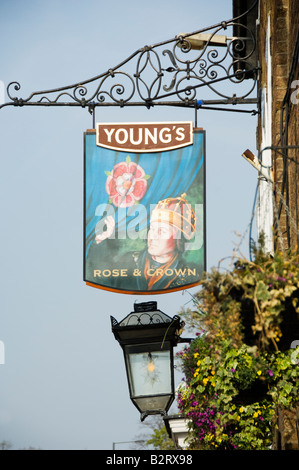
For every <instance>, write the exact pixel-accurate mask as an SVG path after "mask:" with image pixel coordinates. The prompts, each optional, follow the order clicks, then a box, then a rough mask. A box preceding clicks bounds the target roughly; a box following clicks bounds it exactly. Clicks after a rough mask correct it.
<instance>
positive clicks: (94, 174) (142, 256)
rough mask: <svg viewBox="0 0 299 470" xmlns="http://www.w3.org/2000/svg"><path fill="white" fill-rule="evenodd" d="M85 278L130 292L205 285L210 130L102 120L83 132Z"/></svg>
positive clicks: (188, 124)
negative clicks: (207, 134) (206, 175)
mask: <svg viewBox="0 0 299 470" xmlns="http://www.w3.org/2000/svg"><path fill="white" fill-rule="evenodd" d="M84 146H85V155H84V170H85V171H84V173H85V175H84V183H85V188H84V240H85V246H84V280H85V282H86V283H87V284H88V285H90V286H93V287H97V288H100V289H105V290H110V291H114V292H119V293H128V294H133V293H134V294H161V293H167V292H173V291H177V290H181V289H185V288H188V287H193V286H196V285H198V283H199V282H200V279H201V275H202V273H203V271H204V270H205V268H206V266H205V210H204V208H205V132H204V131H203V130H202V129H193V128H192V122H168V123H166V122H164V123H118V124H116V123H98V124H97V125H96V129H92V130H87V131H86V132H85V134H84Z"/></svg>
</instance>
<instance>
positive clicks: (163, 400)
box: [111, 302, 184, 421]
mask: <svg viewBox="0 0 299 470" xmlns="http://www.w3.org/2000/svg"><path fill="white" fill-rule="evenodd" d="M111 325H112V332H113V334H114V336H115V339H116V340H117V341H118V342H119V344H120V345H121V347H122V349H123V353H124V359H125V364H126V372H127V378H128V385H129V392H130V398H131V400H132V402H133V404H134V405H135V406H136V408H137V409H138V410H139V412H140V415H141V421H143V420H144V419H145V418H146V416H148V415H153V414H161V415H164V416H165V415H166V414H167V411H168V410H169V408H170V406H171V404H172V402H173V400H174V367H173V347H174V346H176V345H177V343H178V341H179V339H180V338H179V334H180V330H181V328H182V326H183V325H184V323H183V322H181V320H180V317H178V316H174V317H173V318H171V317H169V316H168V315H166V314H165V313H163V312H162V311H161V310H158V308H157V302H142V303H139V304H137V303H135V304H134V311H133V312H131V313H130V314H129V315H127V316H126V317H125V318H124V319H123V320H121V321H120V322H119V323H118V322H117V320H115V318H113V317H111Z"/></svg>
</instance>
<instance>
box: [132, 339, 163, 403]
mask: <svg viewBox="0 0 299 470" xmlns="http://www.w3.org/2000/svg"><path fill="white" fill-rule="evenodd" d="M134 349H135V350H134ZM151 349H152V348H149V350H148V351H146V352H145V351H144V347H143V351H138V350H136V348H133V350H131V351H130V352H129V351H128V352H129V354H128V355H127V365H128V374H129V382H130V386H131V395H132V397H136V396H144V395H160V394H171V392H172V380H171V355H170V350H151Z"/></svg>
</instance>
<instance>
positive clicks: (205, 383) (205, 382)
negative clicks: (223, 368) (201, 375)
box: [202, 377, 209, 386]
mask: <svg viewBox="0 0 299 470" xmlns="http://www.w3.org/2000/svg"><path fill="white" fill-rule="evenodd" d="M208 381H209V378H208V377H207V378H205V379H203V381H202V382H203V384H204V386H206V385H207V383H208Z"/></svg>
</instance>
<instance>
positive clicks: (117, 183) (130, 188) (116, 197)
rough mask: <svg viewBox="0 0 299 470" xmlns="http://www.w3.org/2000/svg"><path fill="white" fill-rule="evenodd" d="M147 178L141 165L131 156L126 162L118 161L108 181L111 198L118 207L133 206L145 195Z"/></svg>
mask: <svg viewBox="0 0 299 470" xmlns="http://www.w3.org/2000/svg"><path fill="white" fill-rule="evenodd" d="M147 178H148V176H146V175H145V172H144V170H143V169H142V168H141V166H140V165H137V163H135V162H131V159H130V157H128V158H127V160H126V161H125V162H121V163H117V165H115V166H114V167H113V170H112V172H111V173H110V174H108V178H107V181H106V191H107V193H108V195H109V199H111V201H112V203H113V204H114V205H115V206H117V207H130V206H132V205H133V204H134V203H135V201H139V200H140V199H141V198H142V197H143V196H144V194H145V192H146V188H147Z"/></svg>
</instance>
